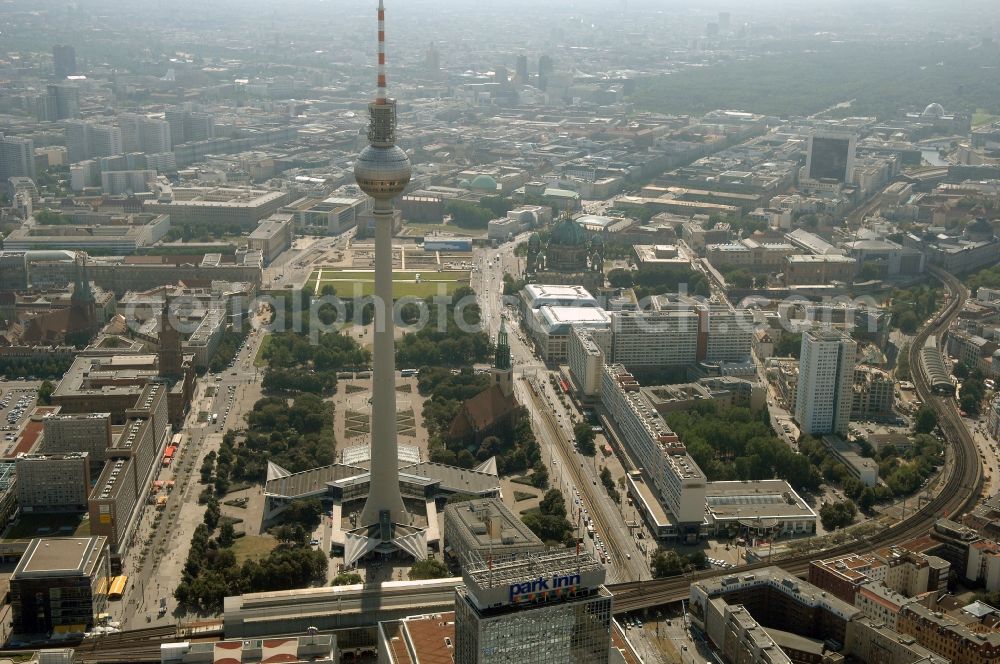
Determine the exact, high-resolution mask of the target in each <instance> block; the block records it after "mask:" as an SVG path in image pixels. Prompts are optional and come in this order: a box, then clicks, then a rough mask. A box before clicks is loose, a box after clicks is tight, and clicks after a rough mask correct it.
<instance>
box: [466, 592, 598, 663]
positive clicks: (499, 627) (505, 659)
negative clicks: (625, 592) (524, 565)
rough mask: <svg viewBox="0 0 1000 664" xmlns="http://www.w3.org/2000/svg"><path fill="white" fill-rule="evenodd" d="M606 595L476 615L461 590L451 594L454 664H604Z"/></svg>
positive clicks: (480, 612) (589, 595)
mask: <svg viewBox="0 0 1000 664" xmlns="http://www.w3.org/2000/svg"><path fill="white" fill-rule="evenodd" d="M610 647H611V593H609V592H608V591H607V589H605V588H604V587H603V586H602V587H600V588H598V589H596V590H593V591H590V592H588V593H585V594H583V596H579V597H569V598H567V599H558V600H552V601H549V602H545V603H540V604H532V605H531V606H529V607H506V608H505V609H499V610H494V611H485V612H483V611H480V610H479V609H477V608H476V606H475V605H474V604H473V603H472V601H471V600H470V599H469V597H468V592H467V589H466V588H464V587H460V588H458V589H457V590H456V595H455V664H486V663H489V664H564V663H565V662H581V663H582V662H587V663H588V664H589V663H591V662H594V663H598V664H599V663H601V662H607V661H608V653H609V649H610Z"/></svg>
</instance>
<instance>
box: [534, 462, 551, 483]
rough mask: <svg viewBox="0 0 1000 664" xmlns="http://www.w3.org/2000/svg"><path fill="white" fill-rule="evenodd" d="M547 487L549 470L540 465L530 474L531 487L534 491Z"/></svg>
mask: <svg viewBox="0 0 1000 664" xmlns="http://www.w3.org/2000/svg"><path fill="white" fill-rule="evenodd" d="M548 485H549V469H548V468H546V467H545V464H543V463H540V464H538V465H537V466H535V469H534V470H533V471H532V472H531V486H533V487H535V488H536V489H544V488H545V487H547V486H548Z"/></svg>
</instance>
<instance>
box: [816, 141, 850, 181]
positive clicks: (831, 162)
mask: <svg viewBox="0 0 1000 664" xmlns="http://www.w3.org/2000/svg"><path fill="white" fill-rule="evenodd" d="M856 140H857V137H856V136H855V135H854V134H844V133H839V132H816V133H815V134H813V135H812V136H810V137H809V151H808V155H807V157H806V173H807V177H808V178H809V179H810V180H836V181H838V182H851V180H852V178H853V175H854V148H855V142H856Z"/></svg>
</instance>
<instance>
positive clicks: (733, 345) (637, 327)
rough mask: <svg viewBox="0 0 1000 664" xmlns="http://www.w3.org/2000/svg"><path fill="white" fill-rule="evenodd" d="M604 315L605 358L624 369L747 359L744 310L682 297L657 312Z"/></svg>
mask: <svg viewBox="0 0 1000 664" xmlns="http://www.w3.org/2000/svg"><path fill="white" fill-rule="evenodd" d="M670 297H671V298H674V296H670ZM609 315H610V317H611V325H610V328H611V344H610V353H609V357H608V359H609V361H612V362H615V363H619V364H624V365H625V366H626V367H629V368H641V367H657V368H662V367H685V366H690V365H693V364H696V363H698V362H705V361H707V362H738V361H742V360H745V359H746V358H748V357H749V356H750V349H751V345H752V344H753V331H754V326H753V320H752V318H751V317H750V314H749V312H748V311H747V310H745V309H731V308H730V307H728V306H724V305H714V304H707V303H704V302H699V301H697V300H694V299H691V298H687V297H683V296H678V297H676V298H675V299H674V300H671V301H669V302H668V303H667V305H666V306H665V307H664V308H662V309H660V310H659V311H615V312H611V313H610V314H609Z"/></svg>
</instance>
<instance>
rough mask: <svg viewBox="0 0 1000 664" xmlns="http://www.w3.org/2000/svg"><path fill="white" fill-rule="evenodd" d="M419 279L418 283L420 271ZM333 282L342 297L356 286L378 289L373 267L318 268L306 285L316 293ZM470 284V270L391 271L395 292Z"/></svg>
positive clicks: (420, 293) (424, 292) (422, 292)
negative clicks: (357, 269) (368, 269)
mask: <svg viewBox="0 0 1000 664" xmlns="http://www.w3.org/2000/svg"><path fill="white" fill-rule="evenodd" d="M418 274H419V275H420V282H419V283H417V275H418ZM328 284H329V285H331V286H333V287H334V288H335V289H337V295H339V296H341V297H353V296H354V294H355V292H356V289H360V291H361V293H360V294H361V295H371V294H372V293H374V291H375V273H374V272H370V271H341V270H336V269H328V268H318V269H316V270H314V271H313V273H312V274H311V275H309V280H308V281H307V282H306V285H307V286H309V287H310V288H311V289H312V290H313V292H314V293H317V294H319V293H321V292H322V291H323V287H324V286H326V285H328ZM468 284H469V271H468V270H458V271H454V272H451V271H449V272H428V271H426V270H424V271H420V270H406V271H402V270H396V271H394V272H393V273H392V296H393V297H394V298H396V299H398V298H401V297H407V296H410V297H419V298H425V297H430V296H433V295H437V294H439V293H441V294H444V295H451V294H452V293H454V292H455V290H456V289H457V288H459V287H460V286H467V285H468Z"/></svg>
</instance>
